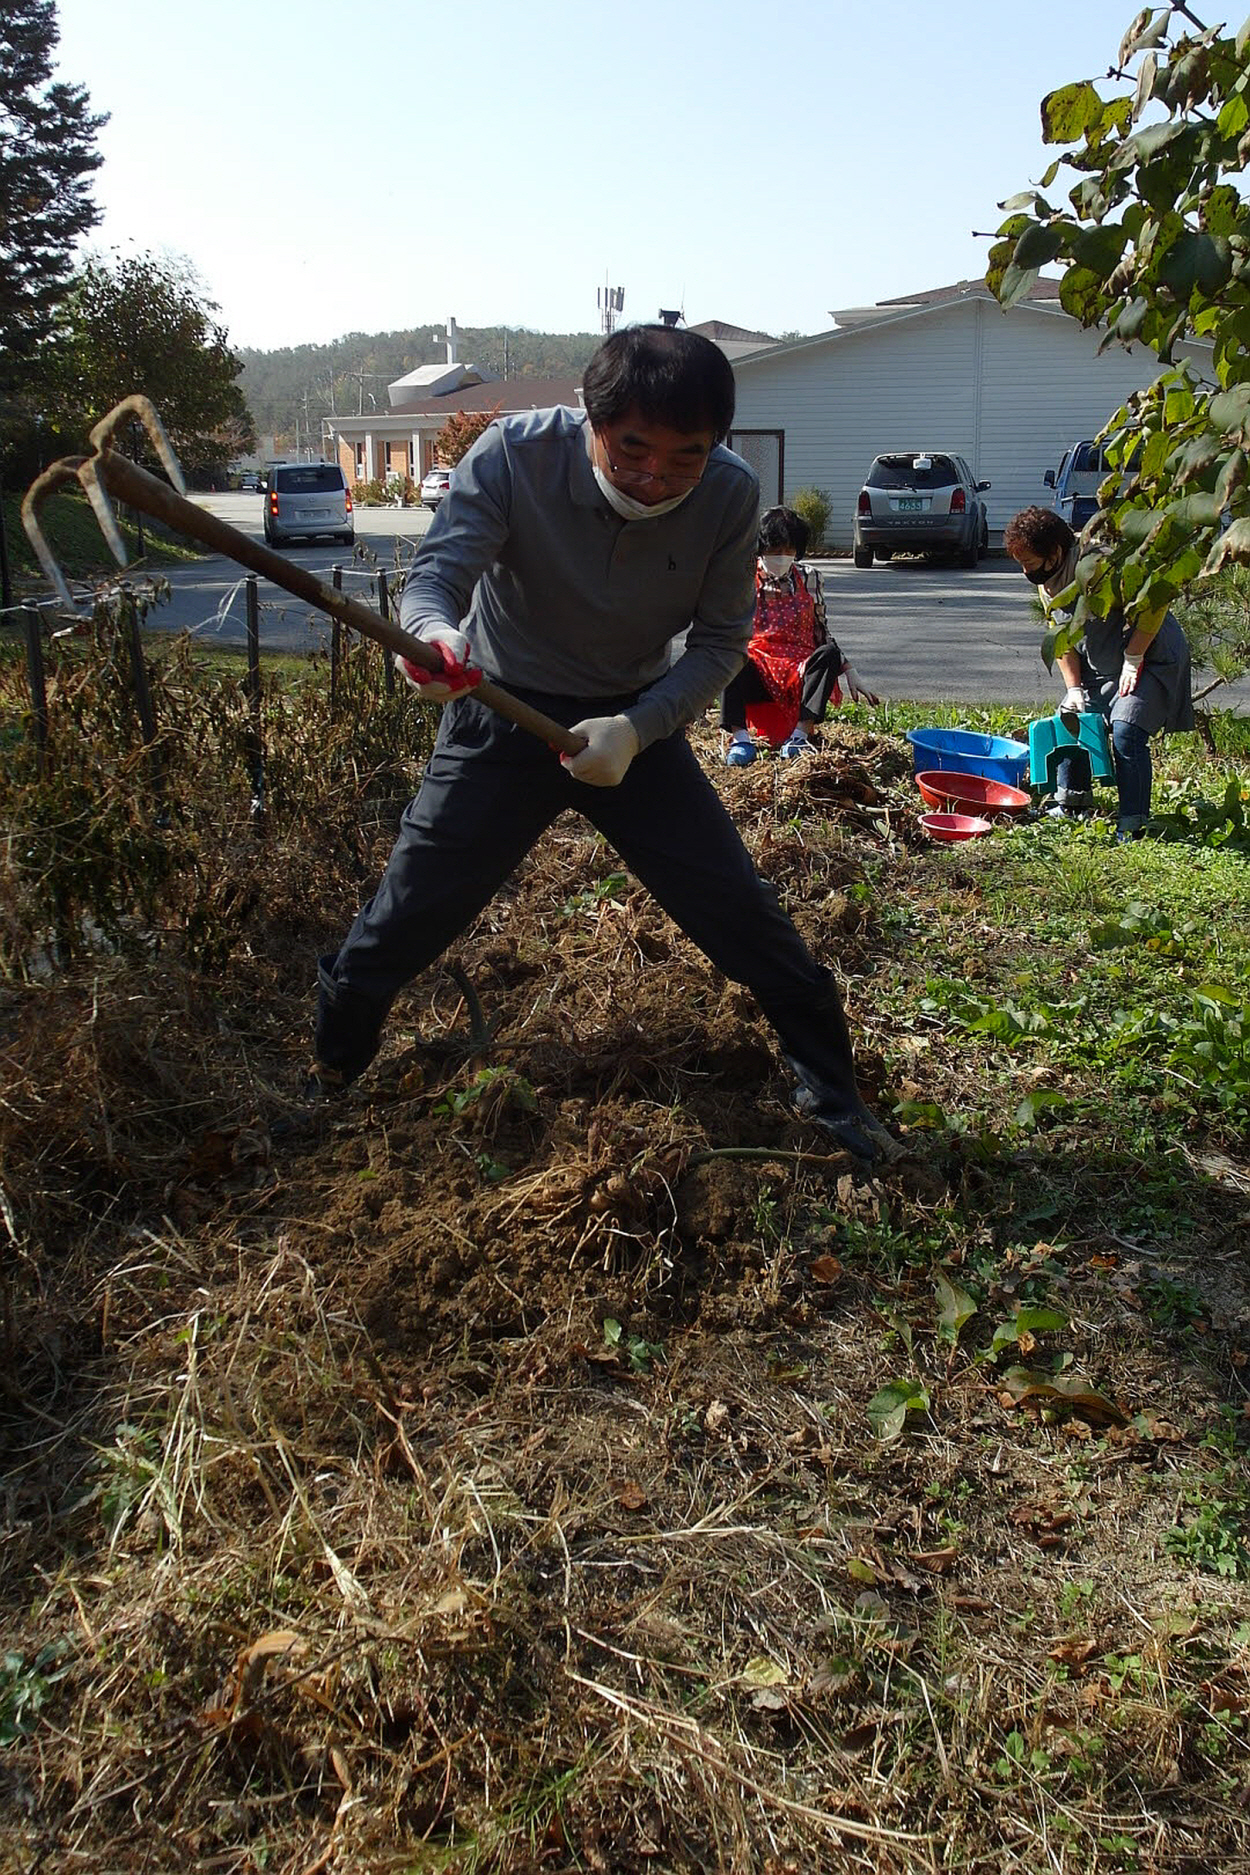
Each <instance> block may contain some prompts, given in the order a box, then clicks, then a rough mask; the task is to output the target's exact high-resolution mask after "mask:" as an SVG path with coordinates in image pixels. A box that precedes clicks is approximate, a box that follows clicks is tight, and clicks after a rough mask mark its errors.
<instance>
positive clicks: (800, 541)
mask: <svg viewBox="0 0 1250 1875" xmlns="http://www.w3.org/2000/svg"><path fill="white" fill-rule="evenodd" d="M811 537H812V530H811V528H810V527H809V526H808V525H807V522H806V521H805V520H804V519H803V516H802V515H801V514H796V513H795V512H794V509H793V508H769V509H767V510H766V511H765V512H764V513H763V514H761V516H760V534H759V539H758V540H757V541H756V543H755V551H756V553H784V552H785V550H786V548H787V547H793V548H794V557H795V559H796V560H801V559H802V558H803V555H804V554H805V553H806V552H807V543H808V541H809V540H810V539H811Z"/></svg>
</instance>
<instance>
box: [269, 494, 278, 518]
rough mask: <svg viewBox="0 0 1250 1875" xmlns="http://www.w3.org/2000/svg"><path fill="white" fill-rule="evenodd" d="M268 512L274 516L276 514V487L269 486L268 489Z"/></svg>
mask: <svg viewBox="0 0 1250 1875" xmlns="http://www.w3.org/2000/svg"><path fill="white" fill-rule="evenodd" d="M269 512H270V514H271V515H273V516H275V517H276V516H277V512H278V491H277V489H276V488H271V489H270V491H269Z"/></svg>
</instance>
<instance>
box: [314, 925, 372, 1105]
mask: <svg viewBox="0 0 1250 1875" xmlns="http://www.w3.org/2000/svg"><path fill="white" fill-rule="evenodd" d="M337 959H338V952H337V951H331V952H327V954H326V955H325V956H324V957H322V958H320V959H319V960H318V963H317V1026H316V1030H315V1032H314V1036H313V1053H314V1054H315V1055H316V1057H317V1066H316V1068H315V1069H314V1070H313V1073H314V1074H318V1073H320V1075H321V1077H322V1078H323V1079H324V1080H325V1081H326V1082H327V1083H330V1082H331V1079H332V1077H333V1085H335V1087H336V1088H343V1087H346V1086H347V1085H348V1083H349V1082H351V1081H354V1080H355V1079H356V1078H357V1076H358V1075H361V1074H363V1073H364V1071H365V1069H366V1068H367V1067H368V1066H369V1063H370V1062H371V1061H372V1060H373V1057H374V1056H375V1055H376V1054H377V1052H378V1046H379V1044H380V1042H381V1039H382V1025H383V1023H384V1022H385V1021H386V1018H387V1014H388V1012H389V1010H390V1003H389V1002H388V1003H386V1004H385V1005H384V1006H383V1007H381V1008H379V1007H378V1005H377V1003H375V1002H373V1001H371V1000H370V999H369V998H368V997H366V996H362V995H361V993H360V991H359V990H351V989H345V988H344V987H343V986H342V985H341V984H338V983H336V982H335V981H334V975H333V972H334V965H335V963H336V961H337Z"/></svg>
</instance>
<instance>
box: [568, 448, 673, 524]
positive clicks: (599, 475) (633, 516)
mask: <svg viewBox="0 0 1250 1875" xmlns="http://www.w3.org/2000/svg"><path fill="white" fill-rule="evenodd" d="M591 467H592V469H593V470H594V475H595V480H596V482H598V484H599V488H600V491H601V493H602V494H603V495H604V496H605V498H606V499H607V501H608V503H609V504H610V506H611V507H613V508H615V510H616V512H617V513H618V514H619V515H620V517H621V519H622V521H654V520H656V519H657V518H658V516H660V515H661V514H671V513H672V511H673V509H674V508H680V506H681V504H682V502H683V501H684V500H685V499H686V497H687V495H689V494H691V493H692V490H690V489H689V488H683V489H682V491H681V493H680V495H670V497H669V499H668V500H667V501H653V502H651V504H650V505H649V506H648V504H647V503H646V502H645V501H635V500H634V498H633V496H632V495H627V494H626V493H625V492H624V490H623V489H620V488H618V487H617V486H616V483H615V482H609V480H608V478H607V476H606V475H605V474H604V473H603V470H602V469H601V468H600V467H599V465H598V463H597V462H595V463H592V464H591Z"/></svg>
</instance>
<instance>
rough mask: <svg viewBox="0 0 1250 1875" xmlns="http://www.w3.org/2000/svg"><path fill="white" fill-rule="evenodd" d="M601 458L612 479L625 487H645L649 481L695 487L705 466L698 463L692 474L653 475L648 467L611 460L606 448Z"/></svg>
mask: <svg viewBox="0 0 1250 1875" xmlns="http://www.w3.org/2000/svg"><path fill="white" fill-rule="evenodd" d="M600 446H601V447H602V438H600ZM603 460H604V462H605V463H606V464H607V467H608V471H609V473H610V474H611V475H612V477H613V478H614V480H616V481H617V482H619V483H620V484H621V485H622V487H625V488H646V487H648V486H649V485H650V484H651V483H658V484H659V485H660V486H662V487H664V488H674V489H689V488H697V487H698V485H699V483H700V482H701V481H702V480H703V471H704V469H705V468H706V467H707V464H706V463H700V465H699V468H698V470H697V471H696V472H695V474H694V475H653V474H652V473H651V470H650V469H632V468H630V466H629V464H628V463H627V462H613V460H612V458H611V456H610V455H609V454H608V452H607V450H606V448H605V449H604V451H603Z"/></svg>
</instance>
